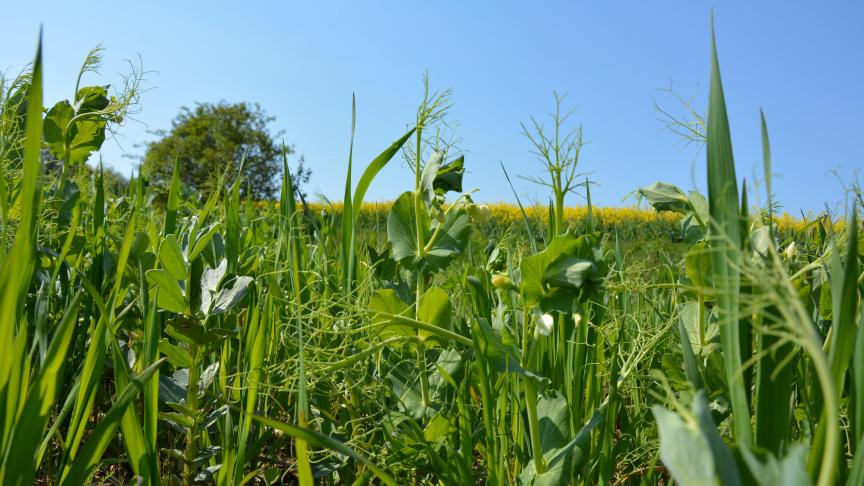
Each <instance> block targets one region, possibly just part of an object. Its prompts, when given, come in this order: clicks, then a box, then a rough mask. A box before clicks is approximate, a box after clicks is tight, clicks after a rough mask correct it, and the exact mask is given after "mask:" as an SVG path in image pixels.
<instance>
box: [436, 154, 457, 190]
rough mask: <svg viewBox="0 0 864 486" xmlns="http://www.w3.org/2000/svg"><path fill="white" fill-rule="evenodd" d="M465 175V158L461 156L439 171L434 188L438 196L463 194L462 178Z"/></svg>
mask: <svg viewBox="0 0 864 486" xmlns="http://www.w3.org/2000/svg"><path fill="white" fill-rule="evenodd" d="M464 175H465V156H464V155H460V156H459V157H457V158H455V159H453V160H451V161H450V162H447V163H446V164H444V165H442V166H441V167H440V168H439V169H438V171H437V173H436V174H435V180H434V181H433V183H432V187H434V189H435V192H436V193H437V194H444V193H446V192H462V177H463V176H464Z"/></svg>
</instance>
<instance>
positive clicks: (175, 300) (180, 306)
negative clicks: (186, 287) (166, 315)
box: [146, 269, 186, 314]
mask: <svg viewBox="0 0 864 486" xmlns="http://www.w3.org/2000/svg"><path fill="white" fill-rule="evenodd" d="M146 275H147V281H148V282H150V285H151V286H156V305H158V306H159V307H160V308H162V309H165V310H168V311H171V312H176V313H178V314H182V313H184V312H185V311H186V302H185V300H184V298H183V290H182V289H181V288H180V284H179V283H177V280H176V279H175V278H174V277H172V276H171V274H169V273H168V272H167V271H165V270H162V269H153V270H147V273H146Z"/></svg>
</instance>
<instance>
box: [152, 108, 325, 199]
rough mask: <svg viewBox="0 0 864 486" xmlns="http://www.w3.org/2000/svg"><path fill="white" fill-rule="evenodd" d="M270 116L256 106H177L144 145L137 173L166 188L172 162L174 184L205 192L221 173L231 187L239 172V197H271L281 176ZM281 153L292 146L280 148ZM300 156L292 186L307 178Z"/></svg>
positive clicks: (277, 134)
mask: <svg viewBox="0 0 864 486" xmlns="http://www.w3.org/2000/svg"><path fill="white" fill-rule="evenodd" d="M274 120H275V118H274V117H272V116H269V115H267V113H265V111H264V110H263V109H262V108H261V106H260V105H258V104H257V103H227V102H224V101H222V102H219V103H199V104H197V105H196V106H195V107H194V108H191V109H190V108H187V107H183V108H182V109H181V110H180V113H179V114H178V115H177V116H176V117H175V118H174V120H173V122H172V125H171V129H170V130H168V131H166V130H158V131H156V132H154V134H155V135H157V136H158V137H159V139H158V140H156V141H154V142H150V143H148V144H147V146H146V153H145V155H144V161H143V167H142V173H143V174H144V176H145V177H147V178H148V179H149V180H150V182H151V183H152V184H156V185H158V186H162V187H165V188H167V187H168V186H169V184H170V182H171V173H172V170H173V166H174V160H175V158H176V160H177V162H178V167H179V170H180V180H181V182H182V183H183V184H185V185H186V186H187V187H188V188H190V189H192V190H195V191H200V192H202V193H205V194H206V193H209V192H211V190H212V189H213V187H214V184H216V183H217V182H218V180H219V177H220V176H221V175H222V174H224V175H225V182H227V183H228V184H230V183H232V182H233V181H234V179H235V178H236V177H237V175H238V173H240V172H242V176H243V178H244V182H243V183H242V185H241V192H242V193H243V195H244V196H248V197H253V198H257V199H264V198H272V197H273V196H275V195H276V193H277V190H278V187H279V186H278V183H277V182H278V177H279V176H280V175H281V173H282V160H281V157H282V151H283V144H282V142H280V141H279V139H280V137H281V135H282V133H283V132H281V131H279V132H275V133H273V132H271V130H270V124H271V123H272V122H273V121H274ZM284 150H285V152H286V155H287V154H291V153H293V152H294V149H293V147H291V146H287V145H286V146H284ZM309 175H310V171H309V170H308V169H306V168H305V167H304V165H303V159H302V157H301V159H300V163H299V166H298V168H297V172H296V174H294V181H295V185H300V184H302V183H304V182H306V181H307V180H308V179H309Z"/></svg>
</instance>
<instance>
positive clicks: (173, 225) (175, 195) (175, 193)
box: [162, 158, 180, 235]
mask: <svg viewBox="0 0 864 486" xmlns="http://www.w3.org/2000/svg"><path fill="white" fill-rule="evenodd" d="M179 164H180V160H179V159H177V158H175V159H174V170H173V171H172V172H171V188H170V189H169V190H168V205H167V208H166V209H167V211H166V212H165V230H164V231H163V233H162V234H165V235H170V234H172V233H174V232H176V231H177V210H178V209H180V166H179Z"/></svg>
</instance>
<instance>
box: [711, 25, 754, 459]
mask: <svg viewBox="0 0 864 486" xmlns="http://www.w3.org/2000/svg"><path fill="white" fill-rule="evenodd" d="M706 145H707V159H708V204H709V210H710V213H711V218H712V219H713V223H714V227H713V228H712V229H713V230H714V232H713V233H714V234H713V235H712V237H711V246H712V248H713V251H712V261H713V267H714V279H715V285H716V286H717V291H718V294H719V295H718V297H717V310H718V316H719V318H720V341H721V344H722V346H723V360H724V368H725V372H726V380H727V383H728V386H729V395H730V399H731V402H732V414H733V417H734V429H735V437H736V439H737V441H738V442H739V443H740V444H742V445H749V444H750V442H751V437H752V430H751V425H750V408H749V406H748V404H747V394H746V391H745V387H744V381H743V376H742V373H741V346H740V332H739V322H738V293H739V286H740V280H739V270H738V268H739V266H740V257H739V252H738V248H736V247H740V244H741V223H740V221H739V204H738V182H737V179H736V177H735V161H734V158H733V156H732V138H731V135H730V133H729V119H728V118H727V115H726V101H725V100H724V96H723V84H722V82H721V80H720V64H719V62H718V60H717V46H716V42H715V39H714V26H713V21H712V26H711V90H710V94H709V99H708V127H707V138H706Z"/></svg>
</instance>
